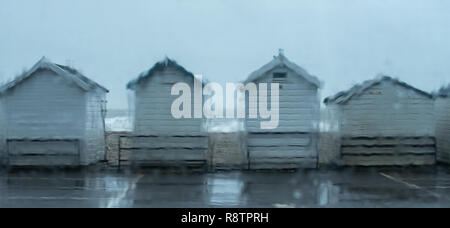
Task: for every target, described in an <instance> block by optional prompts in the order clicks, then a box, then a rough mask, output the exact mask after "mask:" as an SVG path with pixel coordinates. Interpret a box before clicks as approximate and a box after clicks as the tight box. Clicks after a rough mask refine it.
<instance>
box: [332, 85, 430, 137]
mask: <svg viewBox="0 0 450 228" xmlns="http://www.w3.org/2000/svg"><path fill="white" fill-rule="evenodd" d="M433 107H434V106H433V100H432V99H430V98H429V97H426V96H424V95H422V94H420V93H417V92H416V91H414V90H412V89H407V88H405V87H403V86H399V85H395V84H393V83H390V82H388V81H383V82H381V84H379V85H375V86H373V87H371V88H369V89H367V90H366V91H365V92H364V93H362V94H361V95H359V96H355V97H353V98H352V99H351V100H350V101H349V102H348V103H346V104H343V105H341V112H342V115H341V116H342V119H341V133H342V136H343V137H346V136H370V137H373V136H379V137H389V136H408V137H412V136H434V124H433V121H434V109H433Z"/></svg>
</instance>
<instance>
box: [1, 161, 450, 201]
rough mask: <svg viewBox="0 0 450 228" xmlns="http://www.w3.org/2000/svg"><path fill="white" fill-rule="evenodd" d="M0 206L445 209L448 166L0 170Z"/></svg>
mask: <svg viewBox="0 0 450 228" xmlns="http://www.w3.org/2000/svg"><path fill="white" fill-rule="evenodd" d="M0 207H450V168H449V167H442V166H438V167H420V168H419V167H418V168H346V169H339V170H330V169H328V170H309V171H297V172H222V173H207V174H203V173H180V172H179V173H177V172H170V171H155V170H152V171H150V170H145V171H124V172H121V173H118V172H116V171H112V170H111V171H93V170H82V171H42V170H40V171H36V170H35V171H31V170H28V171H24V170H22V171H0Z"/></svg>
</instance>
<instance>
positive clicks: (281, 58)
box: [245, 49, 321, 88]
mask: <svg viewBox="0 0 450 228" xmlns="http://www.w3.org/2000/svg"><path fill="white" fill-rule="evenodd" d="M279 66H284V67H287V68H289V69H291V70H292V71H294V72H295V73H297V74H298V75H299V76H301V77H303V78H304V79H306V80H307V81H308V82H310V83H311V84H313V85H315V86H316V87H317V88H320V87H321V82H320V81H319V79H318V78H317V77H315V76H313V75H311V74H309V73H308V72H307V71H306V70H305V69H303V68H301V67H300V66H298V65H297V64H295V63H293V62H291V61H289V59H288V58H286V56H285V55H284V51H283V50H282V49H280V51H279V54H278V56H274V58H273V60H272V61H270V62H269V63H267V64H266V65H264V66H262V67H261V68H260V69H258V70H256V71H254V72H253V73H251V74H250V76H249V77H248V78H247V80H245V83H249V82H254V81H256V80H257V79H259V78H260V77H262V76H264V74H265V73H267V72H269V71H270V70H272V69H274V68H276V67H279Z"/></svg>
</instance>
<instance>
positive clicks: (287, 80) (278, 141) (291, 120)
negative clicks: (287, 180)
mask: <svg viewBox="0 0 450 228" xmlns="http://www.w3.org/2000/svg"><path fill="white" fill-rule="evenodd" d="M250 82H253V83H255V84H256V85H259V83H267V84H268V86H267V88H271V87H270V83H279V125H278V127H277V128H275V129H262V128H261V126H260V123H261V121H266V120H265V119H262V118H261V117H260V115H258V118H256V119H253V118H248V116H247V118H246V122H245V125H246V130H247V132H248V142H247V145H248V158H249V159H248V160H249V168H250V169H291V168H315V167H317V164H318V158H317V157H318V155H317V154H318V153H317V141H318V125H319V119H320V114H319V112H320V99H319V94H318V91H319V88H320V87H321V83H320V82H319V80H318V79H317V78H316V77H315V76H312V75H311V74H309V73H308V72H307V71H306V70H304V69H303V68H301V67H299V66H298V65H296V64H295V63H293V62H291V61H289V60H288V59H287V58H286V56H285V55H284V53H283V51H282V50H280V53H279V55H278V56H275V57H274V59H273V60H272V61H270V62H269V63H267V64H266V65H264V66H263V67H261V68H260V69H258V70H257V71H255V72H253V73H252V74H251V75H250V76H249V77H248V79H247V80H246V81H245V83H250ZM267 94H268V101H269V103H270V100H271V99H270V98H271V93H270V89H269V91H268V93H267ZM250 96H251V95H250V94H248V93H247V94H246V104H247V106H246V107H248V108H250V106H251V104H250V103H249V101H250V99H249V98H250ZM256 107H258V109H259V108H261V107H259V104H256ZM269 108H270V105H269Z"/></svg>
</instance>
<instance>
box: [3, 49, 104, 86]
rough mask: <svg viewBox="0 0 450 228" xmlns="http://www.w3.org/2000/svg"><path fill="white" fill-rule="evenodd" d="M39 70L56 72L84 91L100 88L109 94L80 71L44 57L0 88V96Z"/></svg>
mask: <svg viewBox="0 0 450 228" xmlns="http://www.w3.org/2000/svg"><path fill="white" fill-rule="evenodd" d="M39 69H48V70H51V71H53V72H55V73H56V74H58V75H60V76H62V77H65V78H67V79H69V80H71V81H73V82H74V83H75V84H76V85H78V86H79V87H80V88H81V89H83V90H85V91H90V90H95V89H97V88H99V89H101V90H103V91H105V92H109V91H108V89H106V88H105V87H103V86H101V85H99V84H98V83H96V82H94V81H93V80H91V79H89V78H88V77H86V76H84V75H83V74H81V73H80V72H79V71H77V70H75V69H73V68H71V67H68V66H64V65H59V64H55V63H52V62H51V61H50V60H48V59H47V58H45V57H42V59H41V60H39V62H37V63H36V64H35V65H34V66H33V67H32V68H31V69H30V70H28V71H27V72H25V73H24V74H21V75H19V76H18V77H16V78H15V79H14V80H12V81H11V82H8V83H6V84H4V85H2V86H0V94H3V93H5V92H6V91H8V90H9V89H11V88H13V87H14V86H16V85H18V84H19V83H21V82H22V81H24V80H26V79H27V78H29V77H30V76H31V75H33V73H34V72H36V71H37V70H39Z"/></svg>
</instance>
